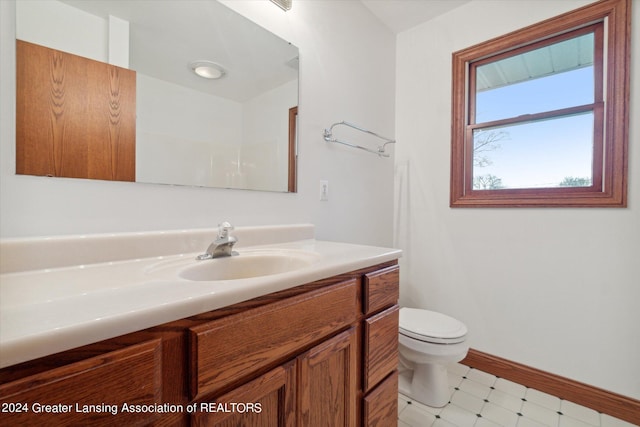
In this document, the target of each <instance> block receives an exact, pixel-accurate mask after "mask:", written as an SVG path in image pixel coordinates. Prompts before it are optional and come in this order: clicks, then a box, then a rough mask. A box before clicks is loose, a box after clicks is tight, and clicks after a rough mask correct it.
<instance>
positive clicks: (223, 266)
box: [178, 252, 318, 281]
mask: <svg viewBox="0 0 640 427" xmlns="http://www.w3.org/2000/svg"><path fill="white" fill-rule="evenodd" d="M317 258H318V256H317V255H315V254H311V253H298V252H255V253H251V252H244V253H241V254H240V255H234V256H231V257H224V258H216V259H210V260H204V261H198V262H197V263H196V264H195V265H190V266H188V267H185V268H183V269H182V270H181V271H180V272H179V273H178V275H179V276H180V277H182V278H183V279H187V280H194V281H214V280H238V279H249V278H252V277H259V276H269V275H272V274H279V273H286V272H289V271H294V270H298V269H300V268H304V267H308V266H310V265H311V264H313V263H314V261H316V260H317Z"/></svg>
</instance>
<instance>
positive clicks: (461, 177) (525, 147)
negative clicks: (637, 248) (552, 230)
mask: <svg viewBox="0 0 640 427" xmlns="http://www.w3.org/2000/svg"><path fill="white" fill-rule="evenodd" d="M629 28H630V1H629V0H605V1H600V2H597V3H594V4H592V5H589V6H587V7H584V8H581V9H578V10H575V11H573V12H569V13H567V14H564V15H561V16H559V17H557V18H552V19H550V20H547V21H544V22H542V23H540V24H537V25H533V26H530V27H527V28H525V29H523V30H520V31H517V32H514V33H511V34H508V35H506V36H503V37H500V38H497V39H493V40H490V41H488V42H485V43H482V44H479V45H476V46H473V47H471V48H468V49H465V50H462V51H459V52H456V53H454V55H453V92H452V93H453V106H452V124H453V127H452V154H451V155H452V158H451V206H452V207H492V206H616V207H624V206H626V175H627V173H626V169H627V156H626V151H627V139H628V135H627V129H628V103H629V51H630V50H629V42H630V32H629Z"/></svg>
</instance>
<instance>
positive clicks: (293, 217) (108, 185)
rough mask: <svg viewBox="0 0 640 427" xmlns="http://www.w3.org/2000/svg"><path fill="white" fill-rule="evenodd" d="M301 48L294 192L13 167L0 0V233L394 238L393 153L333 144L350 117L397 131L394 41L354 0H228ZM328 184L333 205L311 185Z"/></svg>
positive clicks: (7, 29)
mask: <svg viewBox="0 0 640 427" xmlns="http://www.w3.org/2000/svg"><path fill="white" fill-rule="evenodd" d="M224 3H225V4H227V5H228V6H229V7H231V8H233V9H235V10H237V11H238V12H240V13H241V14H243V15H245V16H247V17H248V18H249V19H252V20H254V21H255V22H257V23H258V24H260V25H262V26H264V27H265V28H267V29H269V30H270V31H272V32H274V33H275V34H277V35H278V36H280V37H282V38H284V39H286V40H288V41H290V42H292V43H293V44H295V45H296V46H298V47H299V49H300V109H299V132H300V133H299V180H298V191H299V192H298V193H297V194H286V193H268V192H257V191H245V190H221V189H207V188H190V187H175V186H165V185H151V184H130V183H117V182H100V181H87V180H78V179H62V178H56V179H51V178H49V179H48V178H40V177H32V176H16V175H15V146H14V141H15V126H14V122H15V107H14V98H15V71H14V70H15V60H14V57H15V45H14V37H15V25H14V9H15V3H14V1H5V0H2V1H0V8H1V12H0V19H1V20H2V21H1V23H0V55H1V56H2V61H1V65H0V67H1V68H0V74H1V75H2V79H0V80H1V81H0V97H1V99H0V154H1V156H0V157H1V159H0V197H1V201H0V236H2V237H10V236H37V235H54V234H76V233H95V232H118V231H138V230H160V229H179V228H191V227H211V226H215V225H216V224H217V223H219V222H220V221H222V220H228V221H230V222H232V223H234V224H235V225H263V224H283V223H298V222H311V223H314V224H316V226H317V229H316V234H317V237H318V238H321V239H327V240H338V241H351V242H358V243H365V244H373V245H381V246H390V245H391V244H392V227H391V224H392V217H393V202H392V199H393V160H392V159H382V158H378V157H377V156H375V155H371V154H368V153H363V152H359V151H356V150H352V149H349V148H347V147H341V146H335V145H333V146H330V145H328V144H327V143H325V142H324V140H323V139H322V131H323V129H324V128H325V127H328V126H329V125H331V123H333V122H336V121H340V120H350V121H353V122H355V123H358V124H361V125H362V126H365V127H369V128H372V129H373V130H375V131H376V132H379V133H381V134H383V135H393V134H394V118H395V117H394V86H395V64H394V57H395V37H394V36H393V34H392V33H391V32H390V31H387V30H386V29H384V28H383V27H382V26H381V24H380V23H379V22H378V21H377V20H376V19H375V18H374V17H373V15H371V14H370V13H369V12H368V11H367V10H366V9H365V8H364V7H363V6H362V4H360V2H359V1H353V0H349V1H339V2H334V1H328V2H325V1H322V2H318V1H296V2H295V4H294V7H293V9H292V10H291V11H289V12H286V13H285V12H283V11H282V10H281V9H279V8H278V7H277V6H275V5H273V4H272V3H270V2H266V1H265V2H255V1H251V0H246V1H239V0H234V1H224ZM321 179H326V180H329V182H330V196H329V201H327V202H321V201H320V200H319V181H320V180H321Z"/></svg>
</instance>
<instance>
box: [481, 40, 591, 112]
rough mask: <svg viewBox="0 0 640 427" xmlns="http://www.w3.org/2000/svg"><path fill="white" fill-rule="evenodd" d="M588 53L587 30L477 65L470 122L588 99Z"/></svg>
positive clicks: (545, 109)
mask: <svg viewBox="0 0 640 427" xmlns="http://www.w3.org/2000/svg"><path fill="white" fill-rule="evenodd" d="M593 52H594V35H593V33H589V34H585V35H582V36H580V37H575V38H572V39H569V40H564V41H562V42H559V43H555V44H552V45H549V46H545V47H543V48H540V49H535V50H532V51H529V52H525V53H522V54H519V55H515V56H512V57H509V58H505V59H502V60H499V61H494V62H491V63H488V64H485V65H481V66H479V67H477V69H476V120H475V123H483V122H489V121H493V120H499V119H505V118H510V117H517V116H520V115H523V114H533V113H540V112H543V111H553V110H558V109H561V108H567V107H573V106H577V105H584V104H591V103H593V102H594V99H593V96H594V75H593Z"/></svg>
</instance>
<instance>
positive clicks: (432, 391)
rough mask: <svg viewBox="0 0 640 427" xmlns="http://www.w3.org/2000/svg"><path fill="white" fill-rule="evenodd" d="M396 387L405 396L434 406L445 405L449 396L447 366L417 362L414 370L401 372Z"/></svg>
mask: <svg viewBox="0 0 640 427" xmlns="http://www.w3.org/2000/svg"><path fill="white" fill-rule="evenodd" d="M425 385H426V386H425ZM398 389H399V391H400V393H402V394H404V395H405V396H407V397H410V398H411V399H413V400H415V401H417V402H420V403H422V404H423V405H427V406H431V407H434V408H441V407H443V406H445V405H446V404H447V403H449V399H450V398H451V395H450V391H449V378H448V376H447V367H446V366H445V365H441V364H438V363H425V364H419V365H415V369H414V370H410V369H408V370H405V371H403V372H401V373H400V379H399V384H398Z"/></svg>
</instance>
